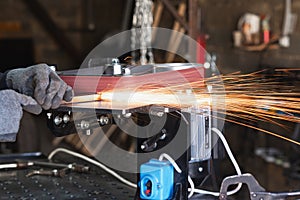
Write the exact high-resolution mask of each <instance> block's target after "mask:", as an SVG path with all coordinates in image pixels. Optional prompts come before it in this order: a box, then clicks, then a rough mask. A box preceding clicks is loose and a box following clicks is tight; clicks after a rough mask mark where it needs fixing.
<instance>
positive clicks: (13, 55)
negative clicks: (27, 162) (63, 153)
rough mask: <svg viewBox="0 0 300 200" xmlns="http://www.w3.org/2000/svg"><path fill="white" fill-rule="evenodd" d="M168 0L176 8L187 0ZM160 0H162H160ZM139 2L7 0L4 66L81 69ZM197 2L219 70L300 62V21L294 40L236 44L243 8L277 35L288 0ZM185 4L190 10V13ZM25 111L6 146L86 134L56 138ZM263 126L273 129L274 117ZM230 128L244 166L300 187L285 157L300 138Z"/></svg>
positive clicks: (278, 187) (45, 148) (21, 147)
mask: <svg viewBox="0 0 300 200" xmlns="http://www.w3.org/2000/svg"><path fill="white" fill-rule="evenodd" d="M170 2H171V3H172V4H173V6H174V7H175V8H176V9H177V8H178V6H179V5H180V3H181V2H182V1H180V0H171V1H170ZM154 3H155V4H154V5H157V4H158V0H157V1H154ZM133 5H134V4H133V3H132V1H131V0H109V1H104V0H1V1H0V10H1V12H0V53H1V59H0V66H1V71H2V72H3V71H6V70H7V69H11V68H15V67H26V66H30V65H32V64H34V63H41V62H42V63H47V64H51V65H56V66H57V69H58V70H67V69H77V68H79V67H80V65H81V62H82V61H83V59H84V58H85V56H86V55H87V54H88V53H89V52H90V51H91V50H92V49H93V48H94V47H95V46H96V45H98V44H99V43H101V41H103V40H104V39H105V38H107V37H109V36H111V35H114V34H116V33H119V32H120V31H124V30H128V29H130V27H131V21H132V12H133ZM197 8H198V10H199V11H200V12H199V13H200V15H199V19H198V20H197V23H198V24H197V26H198V33H199V35H201V38H202V39H203V40H204V41H203V42H204V43H205V48H206V50H207V52H209V53H211V54H213V55H215V56H216V60H215V62H216V64H217V66H218V69H219V71H220V72H221V73H224V74H227V73H232V72H237V71H240V72H241V73H249V72H254V71H259V70H262V69H266V68H298V69H299V68H300V53H299V52H300V45H299V44H300V23H299V22H298V23H297V24H296V26H295V29H294V31H293V33H292V34H291V35H290V46H289V47H288V48H282V47H280V46H279V45H276V44H275V45H274V46H272V48H263V49H258V50H257V49H256V50H253V49H247V48H237V47H234V45H233V31H235V30H236V29H237V23H238V20H239V18H240V17H241V16H242V15H243V14H245V13H254V14H258V15H269V16H270V30H271V36H274V37H279V36H280V34H281V31H282V24H283V19H284V8H285V1H284V0H199V1H197ZM187 12H188V11H186V13H185V18H186V19H187V20H188V14H187ZM292 12H293V13H297V14H298V15H299V13H300V1H296V0H294V1H293V2H292ZM298 17H299V16H298ZM175 22H176V21H175V19H174V18H173V17H172V15H171V13H170V12H169V11H168V10H167V9H164V10H163V12H162V16H161V20H160V21H159V24H158V26H159V27H166V28H171V29H172V28H173V27H174V23H175ZM160 62H164V61H163V60H160ZM165 62H166V61H165ZM296 78H297V77H296ZM298 79H299V77H298ZM24 115H25V116H24V118H23V120H22V125H21V130H20V133H19V135H18V140H17V142H16V143H2V144H1V149H0V152H1V153H12V152H31V151H41V152H43V153H45V154H47V153H49V152H50V151H51V150H52V149H54V148H56V147H57V146H58V145H60V144H62V143H64V145H71V146H72V147H74V148H76V147H78V145H77V144H78V143H80V141H79V139H78V138H77V139H76V137H75V136H73V135H72V136H67V137H65V138H55V137H54V136H53V135H52V133H51V132H50V131H49V130H48V129H47V127H46V122H45V119H44V117H43V116H38V117H37V116H33V115H30V114H28V113H25V114H24ZM263 126H264V127H267V126H269V127H267V128H269V129H271V130H272V125H268V124H264V125H263ZM287 126H288V130H284V129H282V130H278V128H277V130H276V131H277V132H278V131H281V132H282V133H284V134H286V135H288V136H291V135H292V134H294V129H295V127H296V124H294V123H290V124H287ZM224 130H225V131H224V132H225V135H226V137H227V138H228V141H229V144H230V146H231V147H232V150H233V152H234V154H235V155H236V156H237V160H238V162H239V163H240V165H241V167H242V169H243V171H247V172H251V173H253V174H254V175H255V176H256V178H257V179H258V181H259V182H260V184H261V185H263V186H264V187H265V188H267V190H271V191H283V190H290V189H299V187H300V173H299V170H297V169H296V170H294V171H292V172H291V171H289V169H286V168H285V167H284V165H283V164H284V163H285V162H292V163H291V164H293V162H294V163H297V162H299V158H300V156H299V155H300V148H299V147H298V146H296V145H294V144H291V143H289V142H286V141H283V140H280V139H276V138H273V137H271V136H268V135H266V134H265V133H260V132H258V131H256V130H252V129H248V128H245V127H242V126H238V125H234V124H231V123H226V124H225V128H224ZM298 132H299V131H298ZM29 135H30V137H28V136H29ZM297 139H299V138H297ZM76 145H77V146H76ZM79 146H80V145H79ZM259 147H264V148H275V149H276V150H278V151H280V154H279V155H280V157H277V158H273V159H277V161H278V162H273V161H270V160H265V159H263V158H261V157H259V156H257V155H256V154H255V150H257V149H258V148H259ZM220 162H221V163H222V164H221V166H220V169H219V171H218V174H219V175H221V176H222V177H224V176H226V175H229V174H232V173H233V169H232V167H231V166H230V163H229V161H228V160H227V159H224V160H223V161H220ZM297 166H298V167H300V166H299V165H297ZM220 179H221V178H220Z"/></svg>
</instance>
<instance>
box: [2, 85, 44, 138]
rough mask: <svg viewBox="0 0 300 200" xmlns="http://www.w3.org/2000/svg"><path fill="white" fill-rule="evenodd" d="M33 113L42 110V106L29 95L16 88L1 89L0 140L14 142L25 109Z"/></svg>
mask: <svg viewBox="0 0 300 200" xmlns="http://www.w3.org/2000/svg"><path fill="white" fill-rule="evenodd" d="M22 109H24V110H26V111H28V112H30V113H33V114H39V113H41V112H42V108H41V106H40V105H39V104H38V103H37V102H36V101H35V100H34V99H33V98H32V97H29V96H26V95H24V94H20V93H17V92H16V91H14V90H1V91H0V116H1V117H0V142H13V141H15V140H16V134H17V132H18V130H19V126H20V120H21V118H22V115H23V110H22Z"/></svg>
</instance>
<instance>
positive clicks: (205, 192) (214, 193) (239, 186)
mask: <svg viewBox="0 0 300 200" xmlns="http://www.w3.org/2000/svg"><path fill="white" fill-rule="evenodd" d="M211 130H212V131H214V132H215V133H216V134H217V135H218V136H219V138H220V139H221V141H222V143H223V145H224V147H225V150H226V152H227V154H228V156H229V158H230V160H231V162H232V164H233V166H234V168H235V171H236V173H237V174H238V175H242V172H241V169H240V167H239V165H238V163H237V161H236V159H235V158H234V156H233V154H232V152H231V149H230V147H229V145H228V143H227V141H226V138H225V137H224V135H223V134H222V132H221V131H220V130H219V129H217V128H212V129H211ZM241 187H242V183H239V184H238V185H237V187H236V188H235V189H234V190H231V191H229V192H227V195H228V196H229V195H233V194H235V193H237V192H238V191H239V190H240V189H241ZM188 190H189V191H190V192H195V193H200V194H208V195H213V196H220V193H219V192H212V191H207V190H201V189H197V188H194V189H193V188H189V189H188Z"/></svg>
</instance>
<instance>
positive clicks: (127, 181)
mask: <svg viewBox="0 0 300 200" xmlns="http://www.w3.org/2000/svg"><path fill="white" fill-rule="evenodd" d="M58 152H64V153H66V154H70V155H72V156H75V157H77V158H80V159H82V160H85V161H87V162H89V163H92V164H94V165H96V166H98V167H100V168H101V169H103V170H104V171H106V172H107V173H109V174H111V175H112V176H114V177H115V178H116V179H118V180H119V181H121V182H122V183H125V184H126V185H128V186H130V187H133V188H137V185H136V184H135V183H132V182H130V181H129V180H127V179H125V178H123V177H122V176H121V175H119V174H118V173H116V172H115V171H113V170H111V169H109V168H108V167H106V166H105V165H103V164H102V163H100V162H98V161H96V160H93V159H91V158H89V157H87V156H85V155H82V154H80V153H76V152H74V151H70V150H68V149H65V148H57V149H55V150H54V151H52V152H51V153H50V154H49V156H48V160H51V159H52V158H53V156H55V154H57V153H58Z"/></svg>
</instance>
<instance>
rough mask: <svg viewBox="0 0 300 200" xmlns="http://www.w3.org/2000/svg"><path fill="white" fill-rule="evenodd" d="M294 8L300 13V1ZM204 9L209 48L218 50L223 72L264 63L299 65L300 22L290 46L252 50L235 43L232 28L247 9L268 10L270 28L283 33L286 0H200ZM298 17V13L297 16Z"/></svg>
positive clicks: (215, 51)
mask: <svg viewBox="0 0 300 200" xmlns="http://www.w3.org/2000/svg"><path fill="white" fill-rule="evenodd" d="M292 2H293V3H292V12H293V13H296V14H298V15H299V14H300V1H295V0H294V1H292ZM199 4H200V7H201V10H202V17H203V25H202V31H203V32H204V33H206V34H208V35H209V39H208V40H207V50H208V52H210V53H211V52H214V53H216V54H217V58H218V60H217V63H218V66H219V69H220V71H221V72H223V73H228V72H233V71H243V72H252V71H256V70H258V69H261V68H265V67H300V54H299V52H300V22H299V20H298V23H297V26H296V29H295V31H294V33H293V34H292V36H291V46H290V47H289V48H287V49H285V48H280V49H278V50H267V51H258V52H249V51H245V50H242V49H237V48H234V47H233V39H232V32H233V31H234V30H236V29H237V22H238V19H239V18H240V17H241V16H242V15H243V14H244V13H246V12H250V13H254V14H258V15H261V14H269V15H270V16H271V21H270V25H271V31H272V34H273V35H280V33H281V29H282V23H283V15H284V6H285V1H284V0H209V1H207V0H199ZM298 17H299V16H298Z"/></svg>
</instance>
